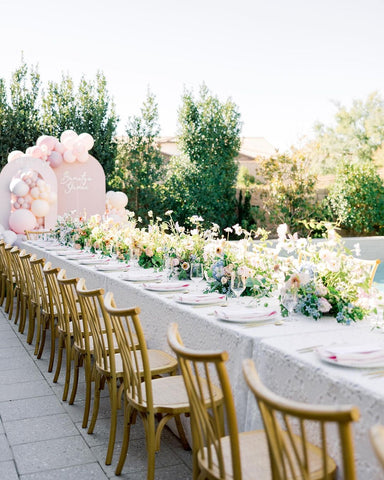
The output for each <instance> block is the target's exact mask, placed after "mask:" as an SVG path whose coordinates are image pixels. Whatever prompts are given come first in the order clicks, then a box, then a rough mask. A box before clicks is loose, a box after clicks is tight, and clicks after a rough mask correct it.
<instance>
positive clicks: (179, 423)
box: [174, 415, 191, 450]
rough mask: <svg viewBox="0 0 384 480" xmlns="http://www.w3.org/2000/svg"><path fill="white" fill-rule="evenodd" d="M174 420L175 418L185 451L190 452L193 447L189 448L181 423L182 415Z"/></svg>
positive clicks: (176, 416)
mask: <svg viewBox="0 0 384 480" xmlns="http://www.w3.org/2000/svg"><path fill="white" fill-rule="evenodd" d="M174 418H175V423H176V427H177V432H178V434H179V437H180V441H181V444H182V446H183V448H184V450H190V449H191V447H190V446H189V443H188V440H187V437H186V436H185V432H184V427H183V424H182V423H181V419H180V415H175V417H174Z"/></svg>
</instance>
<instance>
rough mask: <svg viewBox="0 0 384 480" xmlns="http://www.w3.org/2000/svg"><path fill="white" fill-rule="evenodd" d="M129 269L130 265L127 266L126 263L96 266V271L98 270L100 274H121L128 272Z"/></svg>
mask: <svg viewBox="0 0 384 480" xmlns="http://www.w3.org/2000/svg"><path fill="white" fill-rule="evenodd" d="M128 268H129V267H128V265H126V264H125V263H121V264H118V263H116V264H112V265H111V264H110V263H107V264H105V265H96V270H98V271H99V272H121V271H126V270H128Z"/></svg>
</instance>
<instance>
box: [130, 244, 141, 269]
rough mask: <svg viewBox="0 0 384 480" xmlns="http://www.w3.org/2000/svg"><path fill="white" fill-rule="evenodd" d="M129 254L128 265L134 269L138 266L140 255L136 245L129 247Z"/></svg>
mask: <svg viewBox="0 0 384 480" xmlns="http://www.w3.org/2000/svg"><path fill="white" fill-rule="evenodd" d="M130 253H131V255H130V259H129V266H130V267H131V268H132V270H136V269H138V268H139V255H140V250H139V249H138V248H136V247H133V248H131V252H130Z"/></svg>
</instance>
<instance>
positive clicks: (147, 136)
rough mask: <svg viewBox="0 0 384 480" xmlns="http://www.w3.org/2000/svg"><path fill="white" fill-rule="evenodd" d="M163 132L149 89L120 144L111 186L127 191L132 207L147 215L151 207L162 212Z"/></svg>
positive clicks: (137, 213)
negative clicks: (160, 139)
mask: <svg viewBox="0 0 384 480" xmlns="http://www.w3.org/2000/svg"><path fill="white" fill-rule="evenodd" d="M159 133H160V126H159V115H158V108H157V104H156V100H155V96H154V95H153V94H152V93H151V92H149V91H148V94H147V98H146V100H145V101H144V103H143V106H142V108H141V116H134V117H132V118H131V119H129V122H128V125H127V127H126V137H124V138H122V139H121V140H120V141H119V144H118V154H117V159H116V164H115V171H114V177H113V179H112V180H111V182H110V184H111V187H113V188H117V189H122V190H124V192H125V193H126V194H127V195H128V199H129V208H130V209H131V210H133V211H134V212H135V213H136V215H139V216H141V217H142V218H143V219H145V218H146V213H147V212H148V211H149V210H152V211H154V212H155V213H156V214H157V213H162V211H161V210H162V209H161V207H160V205H159V194H158V190H159V185H158V182H159V180H161V179H162V176H163V161H164V160H163V157H162V155H161V153H160V150H159V148H158V146H157V144H156V137H157V136H158V135H159Z"/></svg>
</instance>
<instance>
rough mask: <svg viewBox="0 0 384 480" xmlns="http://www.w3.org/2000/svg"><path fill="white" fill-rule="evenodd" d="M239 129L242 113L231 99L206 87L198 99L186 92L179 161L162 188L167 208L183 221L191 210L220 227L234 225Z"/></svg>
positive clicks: (172, 163)
mask: <svg viewBox="0 0 384 480" xmlns="http://www.w3.org/2000/svg"><path fill="white" fill-rule="evenodd" d="M240 129H241V124H240V114H239V111H238V108H237V106H236V105H235V104H234V103H233V102H232V101H231V100H229V99H228V100H227V101H225V102H221V101H220V100H219V99H218V97H216V96H214V95H212V94H211V93H210V91H209V90H208V88H207V87H206V86H205V85H203V86H202V87H201V88H200V93H199V96H198V97H197V98H195V97H194V96H193V94H192V92H185V93H184V95H183V98H182V106H181V108H180V110H179V148H180V150H181V152H182V157H181V158H180V159H178V160H175V161H173V162H171V163H170V168H169V170H168V175H167V179H166V181H165V185H164V193H165V196H166V200H167V205H168V206H169V208H171V209H173V210H175V215H176V216H177V217H178V218H179V219H180V220H181V221H187V220H188V217H189V216H190V213H191V211H192V212H193V214H196V215H200V216H202V217H203V218H204V220H205V221H206V222H207V223H210V222H215V223H218V224H219V225H220V226H222V227H226V226H228V225H230V224H232V223H233V222H234V221H235V218H236V188H235V187H236V177H237V171H238V165H237V162H236V160H235V158H236V156H237V155H238V152H239V149H240ZM175 167H177V168H175ZM180 182H182V184H181V183H180ZM187 198H189V199H191V202H192V203H189V202H188V203H186V201H185V199H187Z"/></svg>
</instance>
